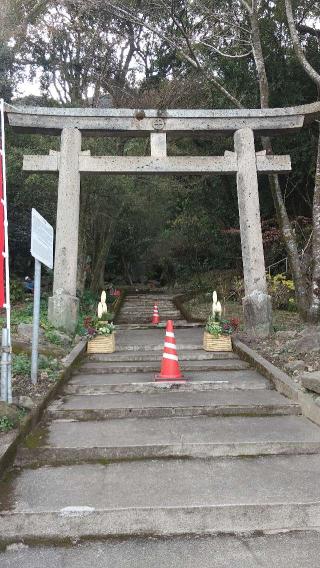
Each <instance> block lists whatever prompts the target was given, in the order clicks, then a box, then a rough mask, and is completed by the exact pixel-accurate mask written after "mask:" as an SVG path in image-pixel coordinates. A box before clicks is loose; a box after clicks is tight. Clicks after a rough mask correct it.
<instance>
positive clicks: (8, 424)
mask: <svg viewBox="0 0 320 568" xmlns="http://www.w3.org/2000/svg"><path fill="white" fill-rule="evenodd" d="M14 426H15V424H14V422H13V420H11V418H8V416H2V417H1V418H0V432H9V430H12V428H14Z"/></svg>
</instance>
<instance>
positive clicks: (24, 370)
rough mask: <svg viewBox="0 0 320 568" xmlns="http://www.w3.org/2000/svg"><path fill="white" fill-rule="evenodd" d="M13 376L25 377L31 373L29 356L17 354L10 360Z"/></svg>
mask: <svg viewBox="0 0 320 568" xmlns="http://www.w3.org/2000/svg"><path fill="white" fill-rule="evenodd" d="M12 373H13V375H27V376H29V375H30V373H31V359H30V357H29V355H25V354H22V353H21V354H19V355H13V358H12Z"/></svg>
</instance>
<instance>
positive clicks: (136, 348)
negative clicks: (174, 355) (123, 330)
mask: <svg viewBox="0 0 320 568" xmlns="http://www.w3.org/2000/svg"><path fill="white" fill-rule="evenodd" d="M163 343H164V341H162V342H161V343H158V344H156V343H155V344H150V345H124V344H121V343H119V342H118V341H117V342H116V353H126V352H128V351H129V352H135V353H136V352H137V353H140V352H147V353H148V352H154V351H161V352H162V351H163ZM178 348H179V350H180V349H181V350H184V351H203V348H202V345H201V344H200V343H199V344H197V343H183V344H181V343H179V346H178Z"/></svg>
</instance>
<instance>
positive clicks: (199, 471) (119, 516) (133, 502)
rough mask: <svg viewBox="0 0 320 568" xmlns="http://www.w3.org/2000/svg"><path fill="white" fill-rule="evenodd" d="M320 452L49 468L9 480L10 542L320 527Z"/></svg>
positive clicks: (5, 506)
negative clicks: (313, 453)
mask: <svg viewBox="0 0 320 568" xmlns="http://www.w3.org/2000/svg"><path fill="white" fill-rule="evenodd" d="M319 470H320V455H316V454H315V455H308V456H304V455H299V456H268V457H250V458H243V457H241V458H233V459H224V458H217V459H205V460H200V459H192V460H181V459H167V460H163V459H159V460H135V461H125V462H114V463H112V462H110V463H108V464H82V465H68V466H57V467H51V466H45V467H39V468H37V469H27V468H25V469H23V470H18V471H17V472H15V474H14V476H13V477H12V479H11V480H10V481H9V480H7V481H6V482H4V483H2V491H1V498H0V508H1V514H0V534H1V538H2V540H4V541H6V540H11V541H15V540H17V539H18V540H19V541H23V540H24V539H28V538H30V537H32V538H33V539H34V540H40V539H43V538H44V539H54V540H55V542H58V541H59V540H64V541H65V540H66V539H68V538H69V539H73V538H74V539H77V540H79V539H81V538H84V537H85V538H101V537H104V538H105V537H107V536H117V537H121V536H129V535H144V536H145V535H163V536H165V535H179V534H199V533H201V534H208V533H210V534H212V533H219V534H222V533H228V534H237V533H239V532H241V533H245V532H252V531H255V532H258V531H262V532H266V531H269V532H270V531H276V532H279V531H284V530H297V529H299V528H301V529H302V528H303V529H305V530H307V529H314V528H320V521H319V519H320V485H319Z"/></svg>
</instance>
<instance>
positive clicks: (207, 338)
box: [203, 331, 232, 351]
mask: <svg viewBox="0 0 320 568" xmlns="http://www.w3.org/2000/svg"><path fill="white" fill-rule="evenodd" d="M203 349H204V350H205V351H232V342H231V337H230V335H220V337H214V335H211V334H210V333H208V332H207V331H205V332H204V333H203Z"/></svg>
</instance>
